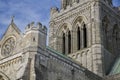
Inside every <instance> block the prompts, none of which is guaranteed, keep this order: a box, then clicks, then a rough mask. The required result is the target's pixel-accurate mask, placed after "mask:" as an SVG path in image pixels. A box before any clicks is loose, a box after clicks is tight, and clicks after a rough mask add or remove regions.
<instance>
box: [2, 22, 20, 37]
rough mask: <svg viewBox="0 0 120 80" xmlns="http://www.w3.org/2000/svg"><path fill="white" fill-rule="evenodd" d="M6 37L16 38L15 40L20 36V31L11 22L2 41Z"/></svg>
mask: <svg viewBox="0 0 120 80" xmlns="http://www.w3.org/2000/svg"><path fill="white" fill-rule="evenodd" d="M8 36H16V38H18V37H20V36H21V31H20V29H18V27H17V26H16V24H15V23H14V22H11V24H10V25H9V26H8V28H7V30H6V32H5V33H4V35H3V37H2V39H4V38H6V37H8Z"/></svg>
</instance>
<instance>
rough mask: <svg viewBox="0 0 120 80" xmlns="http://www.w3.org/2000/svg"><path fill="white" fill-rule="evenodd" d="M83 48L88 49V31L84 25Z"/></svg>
mask: <svg viewBox="0 0 120 80" xmlns="http://www.w3.org/2000/svg"><path fill="white" fill-rule="evenodd" d="M83 40H84V41H83V47H84V48H86V47H87V29H86V25H85V24H84V25H83Z"/></svg>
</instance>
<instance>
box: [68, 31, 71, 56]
mask: <svg viewBox="0 0 120 80" xmlns="http://www.w3.org/2000/svg"><path fill="white" fill-rule="evenodd" d="M68 53H69V54H70V53H71V32H70V31H69V32H68Z"/></svg>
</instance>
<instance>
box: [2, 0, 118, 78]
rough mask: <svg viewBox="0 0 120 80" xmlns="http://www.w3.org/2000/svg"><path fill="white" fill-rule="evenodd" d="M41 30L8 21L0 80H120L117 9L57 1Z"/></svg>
mask: <svg viewBox="0 0 120 80" xmlns="http://www.w3.org/2000/svg"><path fill="white" fill-rule="evenodd" d="M49 28H50V30H49V45H48V46H46V41H47V40H46V38H47V28H46V27H45V26H43V25H42V24H41V23H40V22H38V23H37V24H36V25H35V24H34V22H32V23H30V24H28V25H27V26H26V28H25V32H24V33H22V32H21V31H20V30H19V28H18V27H17V26H16V24H15V23H14V20H13V19H12V21H11V23H10V25H9V26H8V29H7V30H6V32H5V33H4V35H3V37H2V38H1V40H0V80H120V32H119V31H120V8H119V7H113V5H112V0H61V9H60V10H59V9H58V8H51V12H50V27H49Z"/></svg>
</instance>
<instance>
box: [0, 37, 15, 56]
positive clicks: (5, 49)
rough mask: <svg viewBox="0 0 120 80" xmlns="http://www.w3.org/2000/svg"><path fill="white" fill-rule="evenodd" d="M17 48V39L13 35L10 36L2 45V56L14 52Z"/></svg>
mask: <svg viewBox="0 0 120 80" xmlns="http://www.w3.org/2000/svg"><path fill="white" fill-rule="evenodd" d="M14 48H15V39H14V38H13V37H10V38H8V39H7V40H6V41H5V42H4V44H3V45H2V51H1V52H2V53H1V55H2V56H9V55H10V54H12V52H13V50H14Z"/></svg>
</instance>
